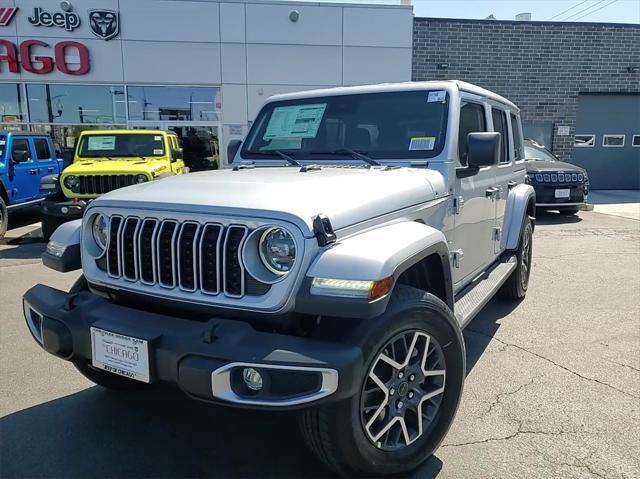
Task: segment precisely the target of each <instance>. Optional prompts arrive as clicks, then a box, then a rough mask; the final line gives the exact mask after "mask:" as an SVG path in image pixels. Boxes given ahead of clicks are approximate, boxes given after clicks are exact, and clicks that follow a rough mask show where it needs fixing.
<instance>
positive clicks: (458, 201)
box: [453, 196, 464, 215]
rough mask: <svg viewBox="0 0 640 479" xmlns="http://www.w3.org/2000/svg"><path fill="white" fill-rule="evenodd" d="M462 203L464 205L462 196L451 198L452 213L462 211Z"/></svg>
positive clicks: (455, 213) (456, 213) (457, 213)
mask: <svg viewBox="0 0 640 479" xmlns="http://www.w3.org/2000/svg"><path fill="white" fill-rule="evenodd" d="M462 205H464V198H463V197H462V196H456V197H455V198H453V214H454V215H459V214H460V212H461V211H462Z"/></svg>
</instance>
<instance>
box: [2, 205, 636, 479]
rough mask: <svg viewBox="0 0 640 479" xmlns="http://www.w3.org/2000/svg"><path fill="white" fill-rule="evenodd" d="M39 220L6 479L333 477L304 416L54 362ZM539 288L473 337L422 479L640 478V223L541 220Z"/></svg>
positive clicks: (6, 288)
mask: <svg viewBox="0 0 640 479" xmlns="http://www.w3.org/2000/svg"><path fill="white" fill-rule="evenodd" d="M35 221H37V212H26V213H25V214H23V215H20V216H19V217H18V215H14V219H13V220H12V224H11V225H10V228H11V229H10V231H9V233H8V234H7V238H6V240H5V244H2V245H0V476H1V477H3V478H5V477H6V478H10V477H74V478H80V477H82V478H85V477H100V478H103V477H204V476H208V477H225V478H227V477H292V478H293V477H295V478H299V477H330V476H331V475H330V473H328V472H327V471H326V470H325V469H323V467H322V465H321V464H320V463H319V462H318V461H317V460H316V459H315V458H314V457H313V456H312V455H311V453H310V452H309V451H308V450H307V449H306V447H305V445H304V443H303V441H302V438H301V436H300V434H299V433H298V430H297V426H296V421H295V417H294V416H293V415H290V414H283V413H251V412H243V411H240V410H232V409H225V408H220V407H211V406H209V405H207V404H203V403H198V402H194V401H192V400H190V399H187V398H186V397H185V396H183V395H182V394H181V393H180V392H178V391H175V390H172V389H168V388H157V389H154V390H152V391H148V392H137V393H115V392H110V391H106V390H104V389H101V388H100V387H97V386H93V385H92V384H91V383H89V382H88V381H87V380H85V379H84V378H83V377H82V376H80V375H79V374H78V373H77V372H76V371H75V370H74V368H73V367H72V366H71V365H70V364H68V363H66V362H65V361H62V360H58V359H56V358H54V357H52V356H49V355H48V354H46V353H45V352H43V351H42V350H41V349H40V348H39V347H38V346H37V345H36V344H35V343H34V342H33V340H32V339H31V337H30V335H29V333H28V331H27V328H26V326H25V325H24V321H23V319H22V311H21V309H22V306H21V297H22V294H23V293H24V292H25V290H27V289H28V288H29V287H31V286H32V285H34V284H36V283H44V284H47V285H50V286H54V287H58V288H63V289H64V288H69V287H70V285H71V284H72V283H73V281H74V280H75V279H76V278H77V276H78V273H67V274H59V273H56V272H54V271H51V270H48V269H46V268H44V266H43V265H42V264H41V262H40V259H39V255H40V253H41V252H42V251H43V250H44V246H45V245H44V243H43V242H42V241H41V239H40V237H39V229H38V225H37V224H36V223H34V222H35ZM533 263H534V264H533V273H532V277H531V285H530V290H529V293H528V295H527V297H526V299H525V300H524V301H522V302H519V303H513V302H503V301H501V300H497V299H494V300H492V301H491V302H490V303H489V305H488V306H487V307H486V308H485V309H484V310H483V312H482V313H480V315H479V316H478V317H477V318H476V319H475V320H474V321H473V322H472V323H471V324H470V325H469V326H468V328H467V329H466V331H465V340H466V346H467V362H468V370H469V371H468V376H467V381H466V385H465V391H464V397H463V400H462V404H461V406H460V409H459V412H458V415H457V418H456V420H455V423H454V425H453V427H452V429H451V431H450V433H449V434H448V436H447V437H446V438H445V441H444V443H443V445H442V446H441V447H440V449H439V450H438V451H437V452H436V455H435V456H434V457H433V458H432V459H431V460H430V461H429V462H428V463H427V464H426V465H425V466H424V467H423V468H421V469H420V470H419V471H417V472H416V473H415V475H414V477H416V478H418V477H419V478H430V477H438V478H440V479H448V478H510V479H511V478H527V479H531V478H612V479H615V478H637V477H638V476H639V475H640V459H639V457H640V222H639V221H637V220H635V219H631V218H626V217H618V216H612V215H606V214H602V213H598V212H581V213H579V214H578V215H577V216H576V217H564V216H560V215H557V214H549V215H545V216H544V217H542V218H539V220H538V226H537V228H536V231H535V235H534V260H533Z"/></svg>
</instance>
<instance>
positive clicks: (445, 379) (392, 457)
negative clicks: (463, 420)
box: [300, 285, 465, 477]
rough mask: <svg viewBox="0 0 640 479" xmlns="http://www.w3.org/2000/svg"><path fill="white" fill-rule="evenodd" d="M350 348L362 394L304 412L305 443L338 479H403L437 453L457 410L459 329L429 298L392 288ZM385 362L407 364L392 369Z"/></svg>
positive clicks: (461, 356)
mask: <svg viewBox="0 0 640 479" xmlns="http://www.w3.org/2000/svg"><path fill="white" fill-rule="evenodd" d="M411 338H415V339H413V340H412V339H411ZM349 342H350V343H352V344H355V345H358V346H360V347H361V348H362V353H363V357H364V360H365V369H364V372H365V376H364V377H363V378H362V383H361V389H360V391H359V392H358V393H357V394H356V395H355V396H353V397H351V398H348V399H345V400H343V401H340V402H338V403H333V404H328V405H324V406H319V407H315V408H310V409H308V410H305V411H303V412H302V415H301V417H300V426H301V430H302V433H303V436H304V437H305V439H306V441H307V443H308V445H309V447H310V448H311V449H312V450H313V452H314V453H315V454H316V456H317V457H318V458H319V459H320V460H321V461H322V462H324V463H325V464H326V465H327V467H329V468H330V469H332V470H334V471H335V472H337V473H339V474H342V475H344V476H349V477H353V476H369V477H371V476H381V475H395V476H398V475H400V474H404V473H407V472H409V471H411V470H413V469H415V468H416V467H418V466H420V465H421V464H422V463H423V462H424V461H425V460H426V459H427V458H429V457H430V456H431V455H432V454H433V452H434V451H435V450H436V449H437V447H438V446H439V445H440V443H441V441H442V440H443V439H444V437H445V435H446V433H447V431H448V430H449V427H450V426H451V423H452V422H453V419H454V417H455V414H456V411H457V408H458V403H459V401H460V397H461V395H462V387H463V383H464V378H465V351H464V340H463V338H462V334H461V331H460V328H459V326H458V324H457V321H456V319H455V317H454V316H453V313H452V312H451V310H450V309H449V308H448V307H447V306H446V305H445V304H444V303H443V302H442V301H440V300H439V299H438V298H436V297H435V296H433V295H431V294H429V293H425V292H424V291H421V290H418V289H415V288H411V287H408V286H403V285H397V286H396V287H395V290H394V292H393V295H392V297H391V300H390V302H389V305H388V307H387V311H386V312H385V313H384V314H383V315H381V316H379V317H378V318H375V319H372V320H368V321H363V323H362V325H361V326H360V327H358V328H355V331H353V334H351V337H350V339H349ZM403 344H404V345H405V346H404V349H403V346H402V345H403ZM407 344H409V345H410V346H409V347H407V346H406V345H407ZM412 353H413V354H412ZM387 355H389V356H387ZM382 356H387V357H386V359H382ZM390 357H392V359H394V360H396V359H398V361H397V362H398V363H400V362H401V358H403V357H404V358H405V361H407V362H408V363H407V365H406V366H403V367H401V368H397V367H396V366H390V365H389V363H388V361H387V360H388V359H389V358H390ZM403 364H404V363H403ZM421 364H425V367H424V368H423V367H421ZM398 365H400V364H398ZM425 370H428V371H429V373H430V374H425V373H424V371H425ZM401 372H402V375H400V373H401ZM374 377H375V378H376V379H377V380H378V381H379V382H378V381H376V379H374ZM412 377H413V379H412ZM383 379H384V381H383ZM383 382H384V387H385V389H386V392H385V390H384V389H383V388H382V387H381V386H380V384H382V383H383ZM376 387H377V389H376ZM392 389H393V394H392ZM380 393H381V394H380ZM376 395H377V396H376ZM429 396H431V397H429ZM372 399H373V401H371V400H372ZM378 402H379V404H378ZM372 411H373V413H372ZM399 418H402V420H400V419H399ZM403 424H404V428H405V429H406V430H407V431H408V432H407V433H406V434H405V432H404V429H403V427H402V425H403ZM420 428H421V430H420ZM385 431H386V432H385ZM407 437H408V438H409V440H408V441H407Z"/></svg>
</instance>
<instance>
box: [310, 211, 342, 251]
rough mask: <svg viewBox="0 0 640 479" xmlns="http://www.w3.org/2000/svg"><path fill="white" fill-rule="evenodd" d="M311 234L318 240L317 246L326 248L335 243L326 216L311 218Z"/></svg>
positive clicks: (329, 222)
mask: <svg viewBox="0 0 640 479" xmlns="http://www.w3.org/2000/svg"><path fill="white" fill-rule="evenodd" d="M313 233H314V234H315V235H316V239H317V240H318V246H321V247H322V246H327V245H329V244H331V243H335V242H336V234H335V233H334V231H333V226H331V221H330V220H329V218H328V217H327V215H323V214H319V215H317V216H314V217H313Z"/></svg>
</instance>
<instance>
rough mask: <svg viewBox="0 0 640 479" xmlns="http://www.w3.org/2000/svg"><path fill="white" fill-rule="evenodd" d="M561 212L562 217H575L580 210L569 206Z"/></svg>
mask: <svg viewBox="0 0 640 479" xmlns="http://www.w3.org/2000/svg"><path fill="white" fill-rule="evenodd" d="M559 211H560V214H561V215H575V214H576V213H577V212H578V211H580V208H579V207H577V206H567V207H566V208H560V210H559Z"/></svg>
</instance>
